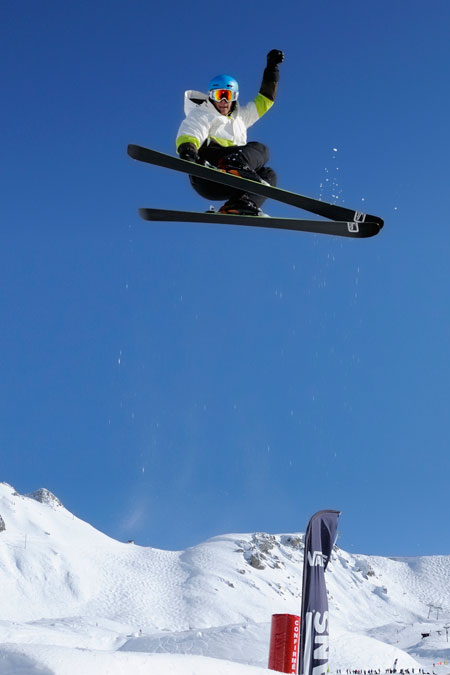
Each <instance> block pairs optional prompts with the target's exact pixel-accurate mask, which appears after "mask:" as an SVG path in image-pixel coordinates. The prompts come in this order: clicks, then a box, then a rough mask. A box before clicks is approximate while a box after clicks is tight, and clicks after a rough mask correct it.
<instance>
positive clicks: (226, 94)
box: [209, 89, 238, 103]
mask: <svg viewBox="0 0 450 675" xmlns="http://www.w3.org/2000/svg"><path fill="white" fill-rule="evenodd" d="M237 97H238V92H237V91H232V90H231V89H211V90H210V92H209V98H210V99H211V100H212V101H222V100H223V99H225V101H228V103H231V101H236V99H237Z"/></svg>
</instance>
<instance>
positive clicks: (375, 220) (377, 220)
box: [365, 215, 384, 230]
mask: <svg viewBox="0 0 450 675" xmlns="http://www.w3.org/2000/svg"><path fill="white" fill-rule="evenodd" d="M365 220H366V221H370V222H371V223H377V225H378V227H379V228H380V230H381V228H382V227H383V225H384V220H383V219H382V218H379V217H378V216H371V215H367V216H366V218H365Z"/></svg>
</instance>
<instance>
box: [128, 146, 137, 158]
mask: <svg viewBox="0 0 450 675" xmlns="http://www.w3.org/2000/svg"><path fill="white" fill-rule="evenodd" d="M127 153H128V155H129V156H130V157H132V158H133V159H136V157H137V154H138V146H137V145H134V143H129V144H128V147H127Z"/></svg>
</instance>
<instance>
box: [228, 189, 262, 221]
mask: <svg viewBox="0 0 450 675" xmlns="http://www.w3.org/2000/svg"><path fill="white" fill-rule="evenodd" d="M218 213H230V214H235V215H239V216H265V215H266V214H265V213H264V212H263V211H262V210H261V209H260V208H259V207H258V206H256V204H255V202H253V201H252V200H251V199H250V197H247V195H245V194H244V195H241V196H240V197H235V198H232V199H229V200H228V201H227V202H225V204H224V205H223V206H221V207H220V209H219V210H218Z"/></svg>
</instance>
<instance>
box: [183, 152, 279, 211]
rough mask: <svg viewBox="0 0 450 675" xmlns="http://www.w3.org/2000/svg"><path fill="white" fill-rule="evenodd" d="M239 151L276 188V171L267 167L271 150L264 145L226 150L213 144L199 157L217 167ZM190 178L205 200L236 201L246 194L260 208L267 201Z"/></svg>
mask: <svg viewBox="0 0 450 675" xmlns="http://www.w3.org/2000/svg"><path fill="white" fill-rule="evenodd" d="M238 149H239V151H240V152H241V153H242V155H243V157H244V159H245V161H246V162H247V164H248V165H249V167H250V168H251V169H253V171H256V173H257V174H258V176H260V178H262V179H263V180H265V181H266V182H267V183H269V184H270V185H274V186H275V185H276V184H277V175H276V173H275V171H273V169H270V168H269V167H268V166H265V164H266V162H268V161H269V150H268V148H267V147H266V146H265V145H263V144H262V143H256V142H254V141H251V142H250V143H247V145H239V146H238V145H232V146H229V147H226V148H224V147H222V146H221V145H217V144H215V143H213V144H211V145H207V146H204V147H201V148H200V151H199V155H200V158H201V159H202V160H203V161H204V160H206V161H207V162H209V163H210V164H212V165H213V166H217V164H218V162H219V161H220V160H221V159H222V158H223V157H226V156H227V155H231V154H232V153H234V152H236V150H238ZM189 178H190V181H191V183H192V187H193V188H194V190H195V191H196V192H198V194H199V195H201V196H202V197H204V198H205V199H211V200H213V201H214V200H218V201H224V200H226V199H231V198H233V199H234V198H237V197H240V196H241V195H243V194H245V195H246V196H248V198H249V199H251V200H252V202H254V203H255V204H256V206H258V207H259V208H260V207H261V205H262V204H263V202H264V201H265V200H266V197H262V196H261V195H254V194H251V193H250V192H242V190H237V189H236V188H230V187H228V186H227V185H221V184H220V183H214V181H211V180H206V179H204V178H196V177H195V176H189Z"/></svg>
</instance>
